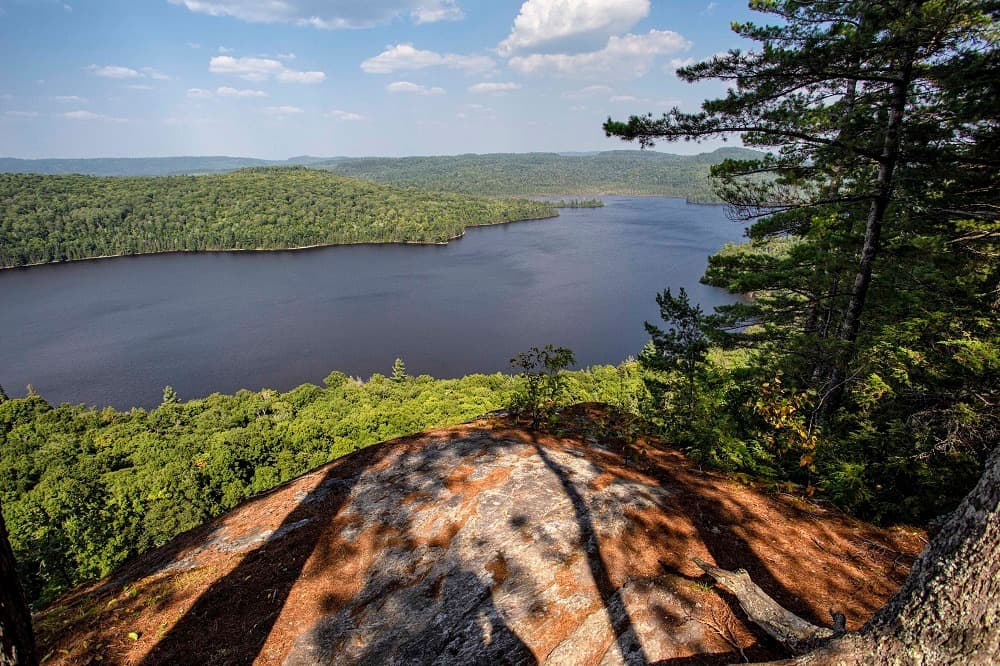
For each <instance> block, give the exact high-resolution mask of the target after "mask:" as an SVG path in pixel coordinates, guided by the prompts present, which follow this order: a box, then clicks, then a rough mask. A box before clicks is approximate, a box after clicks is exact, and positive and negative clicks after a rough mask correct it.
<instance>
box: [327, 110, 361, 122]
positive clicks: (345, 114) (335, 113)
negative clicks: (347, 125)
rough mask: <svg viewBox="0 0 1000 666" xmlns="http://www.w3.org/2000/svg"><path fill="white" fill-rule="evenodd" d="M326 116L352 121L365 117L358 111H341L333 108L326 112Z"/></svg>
mask: <svg viewBox="0 0 1000 666" xmlns="http://www.w3.org/2000/svg"><path fill="white" fill-rule="evenodd" d="M326 117H327V118H334V119H336V120H342V121H344V122H353V121H358V120H364V119H365V117H364V116H362V115H361V114H360V113H351V112H350V111H343V110H341V109H334V110H332V111H330V112H328V113H327V114H326Z"/></svg>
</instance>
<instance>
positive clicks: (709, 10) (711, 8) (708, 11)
mask: <svg viewBox="0 0 1000 666" xmlns="http://www.w3.org/2000/svg"><path fill="white" fill-rule="evenodd" d="M718 8H719V3H717V2H710V3H708V4H707V5H706V6H705V8H704V9H703V10H701V15H702V16H711V15H712V14H714V13H715V10H716V9H718Z"/></svg>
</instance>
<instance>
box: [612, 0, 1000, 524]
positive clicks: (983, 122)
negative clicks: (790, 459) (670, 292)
mask: <svg viewBox="0 0 1000 666" xmlns="http://www.w3.org/2000/svg"><path fill="white" fill-rule="evenodd" d="M751 7H752V8H754V9H757V10H759V11H761V12H765V13H768V14H771V15H772V16H775V17H777V18H778V19H779V20H778V21H777V23H780V25H757V24H754V23H743V24H737V25H735V26H734V29H735V31H736V32H737V33H738V34H740V35H741V36H743V37H746V38H748V39H751V40H754V41H756V42H758V43H759V44H760V47H759V48H758V49H756V50H754V51H751V52H745V53H744V52H740V51H731V52H729V53H728V54H726V55H723V56H716V57H715V58H713V59H712V60H710V61H707V62H704V63H700V64H697V65H694V66H692V67H689V68H686V69H683V70H681V71H680V74H681V76H682V77H684V78H685V79H687V80H689V81H703V80H709V79H721V80H723V81H725V82H727V83H729V84H730V85H731V86H732V89H731V90H730V91H729V93H728V94H727V95H726V96H725V97H723V98H721V99H714V100H709V101H706V102H705V103H704V105H703V107H702V110H701V111H700V112H698V113H682V112H681V111H679V110H677V109H674V110H673V111H671V112H669V113H667V114H664V115H663V116H662V117H658V118H657V117H653V116H652V115H646V116H633V117H631V118H630V119H629V120H628V121H626V122H615V121H613V120H610V119H609V120H608V122H607V123H606V124H605V131H606V132H607V133H608V134H609V135H614V136H619V137H622V138H624V139H627V140H638V141H639V142H640V143H641V144H642V145H644V146H647V145H651V144H652V142H654V141H658V140H661V139H662V140H667V141H676V140H680V139H694V140H700V139H704V138H710V137H718V136H726V135H729V134H739V135H740V136H741V138H742V140H743V142H744V144H746V145H748V146H756V147H762V148H765V149H768V150H770V151H771V152H770V153H768V154H767V155H766V156H765V157H763V158H761V159H759V160H744V161H733V160H731V161H728V162H726V163H724V164H723V165H721V166H720V167H718V168H715V169H713V174H714V175H715V176H716V189H717V191H718V193H719V195H720V196H721V197H722V198H723V199H724V200H725V201H727V202H728V203H730V204H731V205H732V210H733V211H734V214H735V216H736V217H737V218H738V219H740V220H743V221H746V222H752V224H751V226H750V228H749V231H748V236H749V241H748V242H747V243H745V244H743V245H739V246H730V247H727V248H725V249H724V250H723V251H722V252H720V253H718V254H717V255H715V256H714V257H712V258H711V259H710V261H709V268H708V271H707V272H706V275H705V278H704V281H706V282H707V283H709V284H712V285H715V286H719V287H725V288H728V289H729V290H730V291H732V292H734V293H740V294H751V295H752V297H751V298H750V299H745V300H744V301H743V302H740V303H737V304H735V305H731V306H727V307H725V308H721V310H720V314H721V315H723V316H724V317H725V318H726V322H725V323H726V324H727V327H728V328H729V330H732V331H733V334H732V335H731V336H730V337H729V338H728V342H730V343H732V344H737V345H744V346H746V347H748V348H750V349H752V350H753V352H754V355H753V357H752V359H753V360H752V368H751V373H750V376H748V377H743V378H742V379H741V381H742V382H743V394H744V395H748V394H749V393H750V392H751V391H752V390H753V389H754V387H755V386H757V385H759V384H760V383H762V382H764V381H767V380H768V379H769V378H771V377H774V376H777V375H779V374H780V375H781V376H782V377H783V382H784V383H783V390H784V391H787V392H788V393H789V394H791V395H794V396H804V395H807V396H810V397H809V398H808V401H807V403H806V404H803V409H804V410H806V412H807V413H808V415H809V418H808V422H807V423H806V426H807V427H808V428H809V430H810V433H811V432H813V428H814V427H815V426H817V425H821V426H822V428H821V430H822V432H823V433H824V438H825V439H824V440H823V441H824V442H825V443H824V444H823V446H822V447H821V450H820V451H819V453H820V460H819V462H818V463H817V464H818V465H819V466H820V468H821V469H820V474H821V476H823V477H824V479H825V485H826V487H827V489H828V492H829V493H830V496H831V497H833V498H834V499H836V500H837V501H838V502H840V503H841V504H842V505H844V506H846V507H848V508H850V509H852V510H855V511H860V512H865V513H867V514H868V515H870V516H871V517H876V518H882V519H907V520H913V519H919V518H921V517H923V518H926V517H929V516H930V515H934V514H936V513H939V512H941V511H943V510H947V509H949V508H950V507H952V506H954V502H956V501H957V500H958V494H959V493H960V492H963V491H964V490H966V489H968V488H969V487H970V486H971V483H972V482H973V481H974V479H975V477H976V475H977V474H978V472H979V471H980V470H981V469H982V464H983V462H984V461H985V458H986V454H987V453H988V451H989V448H990V446H991V442H992V441H996V437H997V436H1000V407H998V405H1000V326H998V324H997V321H998V320H1000V287H998V277H1000V242H998V241H1000V234H998V233H997V221H998V212H997V211H998V210H1000V200H998V199H1000V194H998V193H1000V175H998V174H1000V158H998V155H1000V150H998V147H1000V130H998V127H1000V105H998V104H997V102H996V100H997V99H1000V83H998V81H1000V56H998V50H997V48H996V45H997V34H996V25H997V19H998V17H1000V3H997V2H992V1H987V0H955V1H952V2H941V1H939V0H905V1H901V2H874V1H872V0H865V1H861V0H854V1H848V2H826V1H813V2H801V1H793V0H773V1H772V0H759V1H755V2H752V3H751ZM736 402H738V401H731V404H734V405H735V404H736ZM732 408H733V409H737V408H738V405H737V406H736V407H732ZM792 467H793V468H794V465H793V466H792ZM786 469H788V468H787V467H786ZM852 489H853V490H852ZM911 493H912V494H911Z"/></svg>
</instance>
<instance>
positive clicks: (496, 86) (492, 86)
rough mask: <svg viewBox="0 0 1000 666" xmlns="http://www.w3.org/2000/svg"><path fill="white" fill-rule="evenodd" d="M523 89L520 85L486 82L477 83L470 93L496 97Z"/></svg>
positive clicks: (471, 87)
mask: <svg viewBox="0 0 1000 666" xmlns="http://www.w3.org/2000/svg"><path fill="white" fill-rule="evenodd" d="M520 87H521V84H520V83H512V82H508V83H499V82H493V81H485V82H483V83H477V84H476V85H474V86H469V92H471V93H477V94H486V95H496V94H502V93H505V92H510V91H511V90H517V89H518V88H520Z"/></svg>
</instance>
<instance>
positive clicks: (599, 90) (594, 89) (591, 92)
mask: <svg viewBox="0 0 1000 666" xmlns="http://www.w3.org/2000/svg"><path fill="white" fill-rule="evenodd" d="M612 92H614V89H612V88H610V87H609V86H587V87H586V88H581V89H579V90H571V91H569V92H567V93H563V97H565V98H566V99H587V98H588V97H598V96H604V95H608V94H610V93H612Z"/></svg>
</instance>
